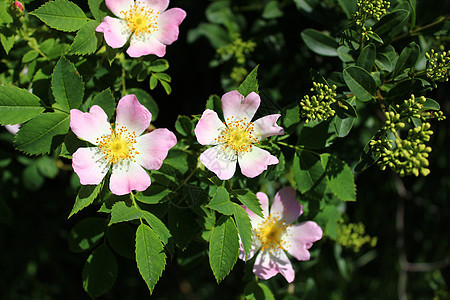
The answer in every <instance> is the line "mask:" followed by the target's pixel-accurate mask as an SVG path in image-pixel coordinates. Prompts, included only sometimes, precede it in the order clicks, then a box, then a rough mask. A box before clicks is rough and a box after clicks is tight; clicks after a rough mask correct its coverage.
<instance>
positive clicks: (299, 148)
mask: <svg viewBox="0 0 450 300" xmlns="http://www.w3.org/2000/svg"><path fill="white" fill-rule="evenodd" d="M275 143H276V144H278V145H281V146H285V147H288V148H292V149H295V150H297V151H298V150H302V151H309V152H311V153H314V154H317V155H320V154H319V153H318V152H316V151H313V150H310V149H306V148H303V147H300V146H294V145H291V144H288V143H285V142H281V141H276V142H275Z"/></svg>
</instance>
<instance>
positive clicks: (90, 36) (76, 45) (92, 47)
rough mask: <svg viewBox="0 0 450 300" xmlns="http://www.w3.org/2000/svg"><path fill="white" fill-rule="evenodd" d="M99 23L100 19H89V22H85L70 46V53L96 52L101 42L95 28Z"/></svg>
mask: <svg viewBox="0 0 450 300" xmlns="http://www.w3.org/2000/svg"><path fill="white" fill-rule="evenodd" d="M99 24H100V23H99V22H98V21H94V20H89V22H87V23H86V24H84V25H83V26H82V27H81V28H80V30H79V31H78V32H77V35H76V36H75V39H74V40H73V43H72V45H71V46H70V53H73V54H79V55H85V54H91V53H94V52H95V51H96V50H97V48H98V44H99V41H98V39H97V35H96V32H95V29H96V28H97V26H98V25H99Z"/></svg>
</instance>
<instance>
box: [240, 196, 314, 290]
mask: <svg viewBox="0 0 450 300" xmlns="http://www.w3.org/2000/svg"><path fill="white" fill-rule="evenodd" d="M256 196H257V197H258V199H259V202H260V203H261V208H262V213H263V215H264V218H261V217H259V216H257V215H256V214H255V213H253V212H252V211H250V210H249V209H248V208H246V207H244V208H245V210H246V211H247V213H248V216H249V217H250V221H251V223H252V228H253V242H252V248H251V250H250V253H249V255H248V257H247V259H250V258H252V257H253V256H254V255H255V253H256V252H257V251H258V250H259V249H261V251H260V252H259V253H258V255H257V256H256V261H255V264H254V266H253V273H255V274H256V276H258V277H259V278H261V279H269V278H271V277H273V276H275V275H276V274H278V273H281V275H283V276H284V278H286V280H287V281H288V282H292V281H294V278H295V272H294V269H293V268H292V265H291V262H290V261H289V258H288V257H287V255H286V253H285V251H287V252H288V253H289V254H290V255H292V256H293V257H295V258H296V259H298V260H309V258H310V254H309V251H308V249H309V248H311V246H312V244H313V242H316V241H318V240H320V239H321V238H322V229H321V228H320V227H319V225H317V223H315V222H313V221H306V222H302V223H299V224H292V223H293V222H295V221H296V220H297V218H298V217H299V216H300V215H301V214H302V213H303V210H302V205H301V204H300V203H299V202H298V201H297V199H296V195H295V190H294V189H292V188H290V187H286V188H283V189H281V190H280V191H278V193H277V194H276V195H275V199H274V200H273V203H272V206H271V207H270V213H269V199H268V197H267V195H266V194H265V193H262V192H259V193H257V194H256ZM239 258H240V259H242V260H245V253H244V249H243V248H242V244H241V248H240V249H239Z"/></svg>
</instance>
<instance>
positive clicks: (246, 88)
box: [237, 65, 259, 97]
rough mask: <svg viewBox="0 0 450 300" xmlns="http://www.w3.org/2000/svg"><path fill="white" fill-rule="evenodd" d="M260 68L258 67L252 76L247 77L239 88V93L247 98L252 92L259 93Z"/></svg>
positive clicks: (251, 73) (252, 72)
mask: <svg viewBox="0 0 450 300" xmlns="http://www.w3.org/2000/svg"><path fill="white" fill-rule="evenodd" d="M258 67H259V65H257V66H256V67H255V68H254V69H253V70H252V71H251V72H250V74H248V75H247V77H246V78H245V80H244V81H243V82H242V83H241V85H240V86H239V87H238V89H237V91H238V92H239V94H241V95H242V96H244V97H247V95H248V94H250V93H251V92H255V93H258V89H259V85H258V78H257V76H258Z"/></svg>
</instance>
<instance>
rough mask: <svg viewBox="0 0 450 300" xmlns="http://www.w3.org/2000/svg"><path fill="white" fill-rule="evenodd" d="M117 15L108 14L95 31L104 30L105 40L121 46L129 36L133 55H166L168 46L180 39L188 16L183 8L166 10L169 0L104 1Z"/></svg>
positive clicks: (115, 45)
mask: <svg viewBox="0 0 450 300" xmlns="http://www.w3.org/2000/svg"><path fill="white" fill-rule="evenodd" d="M105 3H106V6H107V7H108V8H109V10H110V11H111V12H112V13H113V14H114V15H116V16H117V17H118V18H112V17H109V16H107V17H105V18H104V19H103V21H102V23H100V25H98V27H97V29H96V31H98V32H103V33H104V36H105V40H106V43H107V44H108V45H109V46H111V47H112V48H120V47H122V46H123V45H125V43H126V42H127V40H128V39H130V47H129V48H128V50H127V53H128V55H130V56H131V57H139V56H142V55H147V54H155V55H157V56H159V57H162V56H164V54H166V45H170V44H172V43H173V42H175V41H176V40H177V39H178V32H179V29H178V27H179V25H180V24H181V22H182V21H183V20H184V18H185V17H186V12H185V11H184V10H182V9H181V8H171V9H169V10H166V9H167V6H169V0H137V1H134V0H105Z"/></svg>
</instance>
